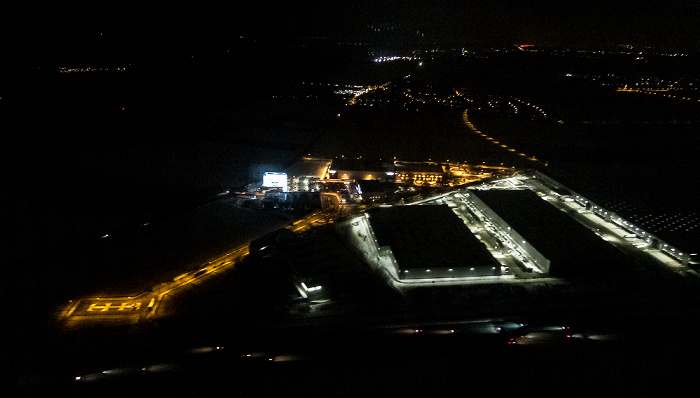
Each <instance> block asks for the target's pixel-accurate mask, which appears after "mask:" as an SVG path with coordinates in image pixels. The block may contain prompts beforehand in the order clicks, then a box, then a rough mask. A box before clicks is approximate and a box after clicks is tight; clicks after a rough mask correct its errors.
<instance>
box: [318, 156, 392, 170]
mask: <svg viewBox="0 0 700 398" xmlns="http://www.w3.org/2000/svg"><path fill="white" fill-rule="evenodd" d="M331 169H333V170H356V171H389V170H391V169H392V166H391V164H388V163H384V162H382V161H380V160H373V159H351V158H335V159H333V163H332V165H331Z"/></svg>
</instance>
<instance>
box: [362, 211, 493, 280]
mask: <svg viewBox="0 0 700 398" xmlns="http://www.w3.org/2000/svg"><path fill="white" fill-rule="evenodd" d="M368 213H369V215H370V217H369V221H370V224H371V225H372V229H373V230H374V234H375V236H376V237H377V241H378V244H379V245H380V246H389V247H391V250H392V252H393V253H394V257H396V261H397V262H398V263H399V267H400V268H401V269H414V268H426V266H430V267H434V268H458V267H493V266H500V264H499V263H498V262H497V261H496V259H494V258H493V256H491V253H489V252H488V250H487V249H486V247H485V246H484V245H483V243H481V242H480V241H479V240H478V239H477V238H476V237H475V236H474V235H473V234H472V233H471V231H469V229H468V228H467V226H466V225H465V224H464V222H462V220H461V219H460V218H459V217H458V216H457V215H456V214H455V213H454V212H453V211H452V210H451V209H450V207H449V206H447V205H423V206H393V207H386V208H376V209H372V210H370V211H368Z"/></svg>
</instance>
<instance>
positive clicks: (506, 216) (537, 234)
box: [473, 190, 632, 276]
mask: <svg viewBox="0 0 700 398" xmlns="http://www.w3.org/2000/svg"><path fill="white" fill-rule="evenodd" d="M473 193H474V194H476V196H478V197H479V198H480V199H481V200H482V201H483V202H484V203H485V204H486V205H487V206H488V207H490V208H491V210H493V211H494V212H496V214H498V215H499V216H500V217H501V218H502V219H503V220H504V221H505V222H506V223H507V224H508V225H510V226H511V227H512V228H513V229H514V230H516V231H517V232H518V233H519V234H520V235H521V236H522V237H523V238H525V239H526V240H527V241H528V243H530V244H531V245H532V246H534V247H535V249H537V250H538V251H539V252H540V253H542V254H543V255H544V256H545V257H546V258H547V259H549V260H550V261H551V268H550V273H551V274H552V276H596V275H595V274H598V275H600V274H601V273H604V274H611V273H614V274H617V273H620V272H622V271H623V270H625V269H626V267H629V266H630V265H631V261H632V260H631V259H630V258H629V257H628V256H627V255H626V254H624V253H623V252H621V251H620V250H618V249H617V248H615V247H614V246H613V245H611V244H609V243H607V242H606V241H604V240H603V239H601V238H600V237H598V236H597V235H596V234H595V233H594V232H593V231H591V230H589V229H588V228H586V227H585V226H583V225H581V224H580V223H578V222H577V221H576V220H574V219H573V218H571V217H569V216H568V215H567V214H566V213H564V212H562V211H560V210H558V209H557V208H555V207H554V206H552V205H550V204H548V203H547V202H545V201H544V200H542V199H540V198H539V197H538V196H537V194H535V193H534V192H532V191H529V190H488V191H473Z"/></svg>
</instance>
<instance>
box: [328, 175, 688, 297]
mask: <svg viewBox="0 0 700 398" xmlns="http://www.w3.org/2000/svg"><path fill="white" fill-rule="evenodd" d="M499 192H502V193H499ZM511 195H512V197H511V198H510V199H509V196H511ZM574 196H578V197H579V198H580V195H576V194H575V193H573V192H570V191H568V190H567V188H566V187H563V186H561V185H560V184H558V183H557V182H556V181H554V180H552V179H550V178H549V177H547V176H544V175H542V174H539V173H533V174H524V173H522V174H518V175H515V176H510V177H505V178H501V179H497V180H493V181H490V182H484V183H480V184H476V185H470V186H469V187H468V188H462V189H459V190H454V191H451V192H448V193H444V194H441V195H438V196H434V197H431V198H427V199H424V200H421V201H418V202H415V203H412V204H410V205H408V206H406V207H418V206H432V207H447V208H449V209H450V210H451V211H452V212H453V213H454V215H456V216H457V217H458V218H459V220H461V222H462V223H463V224H464V225H465V226H466V227H467V228H468V231H469V232H470V233H471V235H473V237H475V238H476V239H477V240H478V242H479V243H480V246H481V247H483V248H484V249H485V250H486V251H487V252H488V253H489V255H490V257H491V259H490V260H485V259H482V260H480V261H476V262H475V261H474V260H470V261H472V263H471V264H472V265H466V266H465V268H464V269H465V270H466V271H467V273H466V274H465V273H461V274H460V275H459V276H456V274H457V272H456V271H457V269H456V268H446V269H443V268H445V266H442V265H441V264H440V262H441V261H440V260H441V259H442V258H441V257H436V260H435V261H426V262H425V264H424V266H423V267H422V268H420V269H414V268H416V267H415V266H407V265H406V264H403V265H402V261H401V259H400V258H399V257H401V254H400V251H401V250H406V249H405V248H400V247H398V246H397V245H396V244H393V245H392V244H386V242H382V239H381V238H378V236H377V233H376V232H377V231H376V230H377V228H378V225H374V224H373V222H372V220H373V214H371V213H370V214H361V215H359V216H356V217H354V218H353V219H351V220H349V221H346V222H345V223H344V224H343V225H341V226H340V227H339V228H340V229H341V230H342V231H343V235H344V236H345V237H346V239H347V240H348V242H350V244H351V245H352V246H354V247H355V248H356V250H357V251H358V252H360V253H361V254H362V257H363V258H364V260H365V261H366V262H367V263H369V264H370V265H371V266H372V267H373V269H375V270H376V271H377V272H379V273H381V274H382V275H384V279H385V280H386V281H387V282H388V283H390V284H391V285H392V286H394V287H396V288H399V289H400V288H402V287H406V286H420V285H431V286H436V285H437V286H442V285H464V284H491V283H528V282H543V281H549V282H557V281H563V280H566V278H567V277H570V276H574V277H597V276H600V275H601V274H605V273H607V272H610V273H615V272H624V271H619V269H617V268H616V267H618V268H620V269H624V267H625V266H626V265H629V264H631V263H630V261H640V260H641V261H643V262H644V263H654V264H656V265H658V266H660V267H663V266H665V267H670V268H671V269H673V270H675V271H677V272H681V273H684V272H689V268H688V267H687V265H686V264H684V262H683V259H682V258H679V257H674V256H672V255H669V254H668V253H669V252H671V249H668V244H666V243H665V242H659V241H658V240H653V239H651V235H648V234H647V232H645V231H642V230H640V229H639V228H638V227H632V228H633V230H635V232H636V233H631V232H630V231H629V229H630V227H629V226H628V225H626V224H623V221H624V220H622V221H621V219H619V218H611V217H616V216H615V215H614V213H612V212H609V211H606V210H604V209H601V208H596V209H595V210H591V208H590V206H588V208H587V207H586V206H585V205H582V204H581V203H580V202H581V200H580V199H579V200H575V199H574ZM499 197H503V198H505V200H506V202H505V203H506V205H507V203H508V202H507V201H508V200H516V201H520V200H521V199H518V198H521V197H522V198H525V197H527V198H531V199H529V200H530V201H533V203H534V204H537V203H541V204H540V205H538V206H539V207H537V206H536V207H533V208H528V209H514V210H513V211H512V212H507V213H511V214H504V213H501V215H503V216H505V218H501V215H499V211H500V210H499V211H494V210H492V209H491V208H489V206H488V205H487V203H492V205H494V204H498V203H497V202H494V200H495V199H498V198H499ZM480 198H481V199H480ZM499 200H503V199H499ZM540 201H541V202H540ZM535 202H537V203H535ZM511 204H512V203H511ZM387 207H388V206H385V207H384V208H385V209H386V208H387ZM529 209H532V212H535V213H537V214H534V215H533V214H529V215H528V216H525V217H522V220H517V218H518V217H520V216H522V215H523V213H528V212H529V211H530V210H529ZM501 210H502V209H501ZM540 211H545V212H544V213H542V214H540V213H538V212H540ZM547 212H549V213H547ZM526 215H527V214H526ZM514 216H515V219H514V218H513V217H514ZM553 216H554V217H553ZM374 217H376V215H374ZM417 217H418V216H417ZM538 218H541V220H538V221H537V222H536V223H537V224H539V228H540V229H539V230H538V229H537V228H536V226H533V225H531V224H527V223H531V222H532V221H528V220H536V219H538ZM507 220H511V222H513V221H520V222H524V223H526V224H521V225H520V228H514V227H512V226H511V225H510V224H508V221H507ZM441 222H442V223H444V221H441ZM516 224H517V222H516ZM621 224H622V225H624V226H625V227H626V228H623V227H622V226H621ZM416 225H417V224H416ZM416 225H413V222H412V221H411V222H407V223H406V224H405V228H406V229H408V230H407V231H404V232H403V234H405V235H406V236H412V235H420V231H419V230H418V229H419V228H418V227H416ZM524 226H527V228H525V227H524ZM533 227H535V228H533ZM444 228H445V229H447V227H446V226H445V227H444ZM395 229H398V228H395ZM420 229H423V228H420ZM518 229H520V230H521V231H517V230H518ZM547 230H549V231H547ZM532 231H539V232H540V233H542V232H545V231H547V233H545V234H544V235H543V236H537V235H536V234H533V232H532ZM521 233H522V235H521ZM548 234H549V235H552V236H558V238H557V239H558V241H557V242H554V244H553V245H549V246H548V245H543V244H542V243H541V242H542V241H543V239H544V240H545V241H546V240H548V239H549V240H551V239H550V238H547V236H548ZM647 236H649V237H648V238H647ZM406 239H410V238H406ZM530 240H532V241H530ZM538 240H539V241H538ZM555 240H556V239H555ZM560 243H561V244H560ZM413 244H414V245H416V244H420V245H425V246H430V245H431V243H430V242H428V241H424V242H419V241H415V242H413ZM463 244H464V245H467V246H468V244H467V243H466V241H465V242H464V243H463ZM571 245H574V246H571ZM664 245H666V246H664ZM478 246H479V245H478ZM553 246H559V247H553ZM470 247H471V250H476V248H477V246H474V247H472V246H470ZM574 249H576V250H574ZM397 250H399V252H398V253H397ZM425 250H426V251H431V250H438V251H441V252H443V253H444V252H445V251H446V250H447V252H449V251H450V250H452V251H455V250H456V249H455V248H452V249H449V248H448V249H445V248H442V247H441V248H437V247H426V249H425ZM671 253H672V252H671ZM443 257H444V256H443ZM634 259H637V260H634ZM491 260H493V264H496V267H498V272H497V275H496V274H494V275H483V274H479V273H478V272H477V270H478V269H479V267H482V268H483V267H484V265H486V263H489V261H491ZM404 261H405V260H404ZM608 262H612V263H613V264H614V265H615V266H614V267H607V268H606V267H604V266H603V265H604V264H603V263H608ZM467 263H469V262H468V261H467ZM595 263H600V264H595ZM617 263H621V264H617ZM622 263H624V264H622ZM489 264H490V263H489ZM550 266H551V269H550ZM492 268H493V269H494V270H495V268H494V267H492ZM469 271H471V272H472V275H470V274H469ZM416 272H417V273H418V274H416ZM453 274H454V275H455V276H453ZM562 276H564V279H562Z"/></svg>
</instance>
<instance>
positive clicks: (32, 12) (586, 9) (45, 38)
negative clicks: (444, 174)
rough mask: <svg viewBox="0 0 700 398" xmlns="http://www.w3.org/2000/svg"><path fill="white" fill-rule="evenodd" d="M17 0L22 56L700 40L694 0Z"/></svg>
mask: <svg viewBox="0 0 700 398" xmlns="http://www.w3.org/2000/svg"><path fill="white" fill-rule="evenodd" d="M16 3H19V4H16V5H9V6H8V5H7V4H4V5H3V6H2V8H3V10H2V11H0V34H1V36H0V37H2V41H1V42H0V46H2V47H0V49H2V50H3V53H5V56H6V57H7V54H12V55H11V57H12V56H14V57H15V58H16V57H19V58H23V57H29V56H33V57H40V55H42V54H43V55H44V56H47V57H54V56H56V57H60V56H62V55H64V56H65V55H66V54H71V53H80V52H81V51H86V49H89V48H91V47H92V46H95V45H99V44H100V43H103V42H109V43H111V44H112V45H114V46H116V47H118V48H119V51H125V52H129V50H130V48H131V47H133V46H139V45H157V43H159V42H161V41H162V40H169V39H172V38H174V37H193V36H194V37H237V36H240V35H244V36H254V37H267V38H283V37H284V38H287V37H310V36H314V37H319V36H320V37H328V36H330V37H346V38H355V39H358V38H359V39H365V40H366V39H371V38H376V37H378V36H383V35H387V36H392V37H395V38H396V37H400V38H403V39H407V40H414V39H416V38H417V37H418V38H420V40H422V41H424V42H428V43H431V42H432V43H434V42H444V41H452V42H455V41H456V42H462V43H468V44H475V45H479V44H501V43H502V44H508V45H509V44H513V43H536V44H565V45H571V44H578V45H598V44H611V43H614V44H637V45H649V46H663V47H672V48H683V49H690V50H697V49H700V39H699V35H700V33H699V31H700V29H698V26H699V25H700V2H697V1H694V0H672V1H649V0H642V1H630V0H624V1H606V0H594V1H579V2H568V1H553V0H543V1H513V0H472V1H457V0H441V1H416V0H405V1H398V0H380V1H368V0H363V1H347V2H336V1H307V0H303V1H294V2H278V1H267V0H263V1H255V2H237V1H197V2H188V3H186V4H183V3H181V2H165V1H110V2H106V1H60V2H59V1H52V2H32V1H27V2H16ZM379 29H381V30H379ZM11 59H14V58H11Z"/></svg>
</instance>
